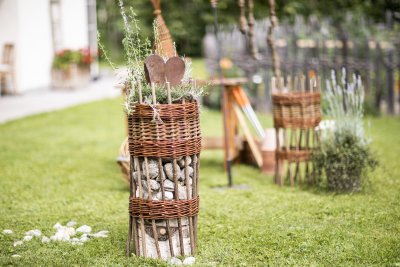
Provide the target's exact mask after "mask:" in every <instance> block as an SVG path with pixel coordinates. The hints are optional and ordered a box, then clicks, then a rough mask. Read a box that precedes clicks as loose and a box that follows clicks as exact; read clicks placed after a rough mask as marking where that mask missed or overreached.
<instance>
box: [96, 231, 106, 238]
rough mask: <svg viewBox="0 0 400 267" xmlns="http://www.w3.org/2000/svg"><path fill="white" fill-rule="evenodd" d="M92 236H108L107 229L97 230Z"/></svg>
mask: <svg viewBox="0 0 400 267" xmlns="http://www.w3.org/2000/svg"><path fill="white" fill-rule="evenodd" d="M93 237H95V238H106V237H108V231H106V230H103V231H100V232H97V233H95V234H93Z"/></svg>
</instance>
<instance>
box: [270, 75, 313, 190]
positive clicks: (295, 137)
mask: <svg viewBox="0 0 400 267" xmlns="http://www.w3.org/2000/svg"><path fill="white" fill-rule="evenodd" d="M297 81H301V82H300V86H299V87H301V88H302V89H301V90H300V89H298V88H296V87H297V86H296V85H297V84H298V83H297ZM280 84H281V85H283V81H281V82H280ZM314 85H316V82H314V81H313V80H310V89H311V90H310V91H305V89H304V88H305V79H304V78H299V79H297V78H296V79H295V86H294V88H293V90H290V83H289V82H288V85H287V88H289V90H286V91H282V90H281V91H275V92H274V93H272V104H273V118H274V127H275V132H276V144H277V147H276V150H275V160H276V166H275V182H276V183H278V184H280V185H283V184H284V183H285V180H288V181H289V182H290V185H292V186H293V185H294V184H295V183H296V182H297V183H301V182H302V180H303V178H302V177H303V176H304V177H305V179H307V182H308V183H315V182H316V179H317V178H316V176H315V172H314V170H315V167H314V166H313V164H312V162H311V155H312V152H313V150H314V149H317V148H318V146H319V138H318V134H317V132H316V131H315V127H316V126H318V124H319V122H320V121H321V94H320V92H319V91H313V90H312V89H313V87H314ZM278 136H283V138H282V140H280V138H278ZM285 168H286V174H285V175H284V172H285V171H284V169H285Z"/></svg>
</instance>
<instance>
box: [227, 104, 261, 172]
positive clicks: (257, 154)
mask: <svg viewBox="0 0 400 267" xmlns="http://www.w3.org/2000/svg"><path fill="white" fill-rule="evenodd" d="M233 110H234V111H235V115H236V117H237V119H238V121H239V124H240V126H241V127H242V129H243V133H244V136H245V138H246V140H247V142H248V143H249V146H250V149H251V151H252V153H253V156H254V158H255V160H256V162H257V165H258V167H260V168H261V167H262V155H261V151H260V149H259V148H258V146H257V144H256V142H255V140H254V138H253V136H252V135H251V132H250V129H249V127H248V126H247V124H246V120H245V118H244V116H243V114H242V113H241V111H240V108H239V106H238V105H236V104H234V106H233Z"/></svg>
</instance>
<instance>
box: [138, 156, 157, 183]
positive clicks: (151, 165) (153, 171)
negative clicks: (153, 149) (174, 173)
mask: <svg viewBox="0 0 400 267" xmlns="http://www.w3.org/2000/svg"><path fill="white" fill-rule="evenodd" d="M145 162H146V161H143V163H142V170H143V171H142V173H144V175H145V176H146V173H147V170H146V164H145ZM147 166H148V171H149V178H150V179H155V178H157V177H158V175H159V174H160V172H159V169H158V163H157V161H156V160H154V159H148V160H147Z"/></svg>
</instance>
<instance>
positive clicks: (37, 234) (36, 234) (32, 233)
mask: <svg viewBox="0 0 400 267" xmlns="http://www.w3.org/2000/svg"><path fill="white" fill-rule="evenodd" d="M25 235H30V236H41V235H42V232H41V231H40V230H38V229H35V230H30V231H28V232H26V233H25Z"/></svg>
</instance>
